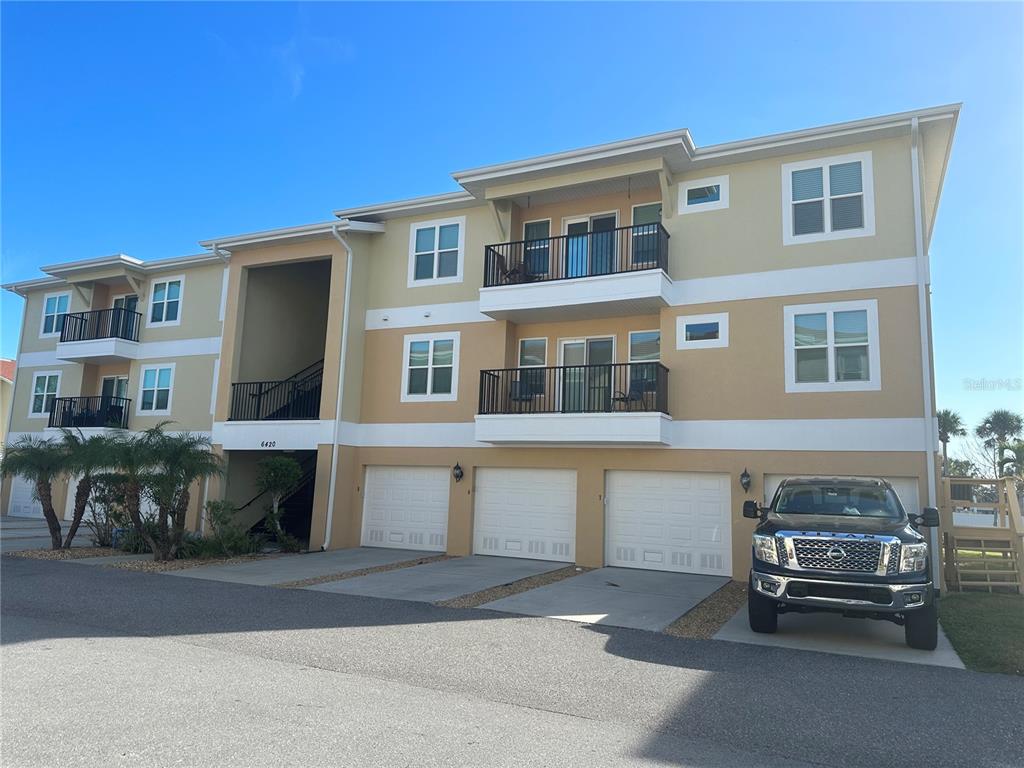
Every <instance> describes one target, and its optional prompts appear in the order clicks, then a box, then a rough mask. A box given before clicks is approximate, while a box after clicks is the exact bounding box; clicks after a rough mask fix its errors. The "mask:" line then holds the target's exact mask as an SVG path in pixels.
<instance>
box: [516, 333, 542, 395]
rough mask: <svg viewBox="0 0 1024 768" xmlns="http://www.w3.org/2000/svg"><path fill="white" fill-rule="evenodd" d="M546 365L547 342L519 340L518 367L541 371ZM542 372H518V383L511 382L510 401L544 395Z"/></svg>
mask: <svg viewBox="0 0 1024 768" xmlns="http://www.w3.org/2000/svg"><path fill="white" fill-rule="evenodd" d="M547 363H548V340H547V339H546V338H540V339H520V340H519V367H520V368H536V369H542V368H544V367H545V366H546V365H547ZM545 375H546V372H545V371H543V370H532V371H530V370H528V371H522V370H521V371H519V376H518V381H514V382H512V399H513V400H523V399H530V398H533V396H534V395H543V394H544V383H545V382H544V377H545Z"/></svg>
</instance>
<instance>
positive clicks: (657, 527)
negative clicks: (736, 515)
mask: <svg viewBox="0 0 1024 768" xmlns="http://www.w3.org/2000/svg"><path fill="white" fill-rule="evenodd" d="M605 484H606V488H605V509H606V525H605V549H606V551H605V562H606V563H607V564H608V565H618V566H623V567H625V568H649V569H652V570H657V571H680V572H684V573H707V574H714V575H716V576H731V575H732V515H731V512H730V502H729V499H730V495H729V476H728V475H719V474H712V473H710V472H624V471H610V472H608V473H607V476H606V478H605Z"/></svg>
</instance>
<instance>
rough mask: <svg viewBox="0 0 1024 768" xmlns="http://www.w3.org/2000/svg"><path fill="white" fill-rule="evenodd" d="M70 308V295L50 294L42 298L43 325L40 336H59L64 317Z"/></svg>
mask: <svg viewBox="0 0 1024 768" xmlns="http://www.w3.org/2000/svg"><path fill="white" fill-rule="evenodd" d="M70 306H71V294H70V293H51V294H47V295H46V296H45V297H44V298H43V323H42V325H41V326H40V328H39V335H40V336H60V332H61V329H62V328H63V327H64V316H65V315H67V313H68V309H69V308H70Z"/></svg>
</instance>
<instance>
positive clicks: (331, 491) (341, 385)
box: [320, 224, 352, 550]
mask: <svg viewBox="0 0 1024 768" xmlns="http://www.w3.org/2000/svg"><path fill="white" fill-rule="evenodd" d="M331 234H332V235H334V239H335V240H337V241H338V242H339V243H341V247H342V248H344V249H345V254H346V257H345V309H344V317H343V318H342V321H341V323H342V324H341V351H340V353H339V354H340V355H341V357H340V359H339V360H338V401H337V404H336V405H335V406H334V430H333V437H332V438H331V482H330V485H329V486H328V491H327V525H326V526H325V528H324V543H323V544H322V545H321V547H320V549H321V550H325V549H327V547H329V546H330V544H331V527H332V524H333V523H334V497H335V492H336V490H337V486H338V436H339V430H340V429H341V403H342V400H343V398H344V397H345V355H346V353H347V352H348V316H349V305H350V304H351V299H352V247H351V246H350V245H349V244H348V243H347V242H346V241H345V238H343V237H342V236H341V235H340V234H338V225H337V224H333V225H331Z"/></svg>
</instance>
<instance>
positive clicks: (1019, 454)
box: [999, 440, 1024, 479]
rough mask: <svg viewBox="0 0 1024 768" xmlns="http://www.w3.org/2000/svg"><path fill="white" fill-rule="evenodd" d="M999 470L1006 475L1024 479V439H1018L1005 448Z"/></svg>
mask: <svg viewBox="0 0 1024 768" xmlns="http://www.w3.org/2000/svg"><path fill="white" fill-rule="evenodd" d="M999 470H1000V473H1001V474H1002V475H1003V476H1005V477H1019V478H1022V479H1024V441H1022V440H1018V441H1017V442H1015V443H1012V444H1011V445H1007V446H1006V447H1005V448H1003V456H1002V458H1001V459H1000V460H999Z"/></svg>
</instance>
